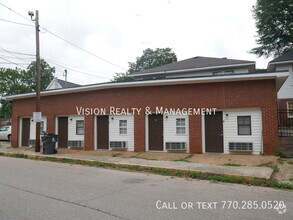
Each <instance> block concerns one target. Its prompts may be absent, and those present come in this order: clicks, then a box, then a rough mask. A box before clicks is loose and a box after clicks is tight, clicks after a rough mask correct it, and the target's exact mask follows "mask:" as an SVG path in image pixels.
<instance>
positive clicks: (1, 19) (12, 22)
mask: <svg viewBox="0 0 293 220" xmlns="http://www.w3.org/2000/svg"><path fill="white" fill-rule="evenodd" d="M0 21H5V22H8V23H11V24H17V25H23V26H29V27H34V25H32V24H24V23H19V22H15V21H9V20H6V19H3V18H0Z"/></svg>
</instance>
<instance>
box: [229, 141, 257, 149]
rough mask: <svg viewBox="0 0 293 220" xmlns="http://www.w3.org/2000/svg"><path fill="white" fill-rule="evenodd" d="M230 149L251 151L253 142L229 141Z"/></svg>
mask: <svg viewBox="0 0 293 220" xmlns="http://www.w3.org/2000/svg"><path fill="white" fill-rule="evenodd" d="M229 150H230V151H253V143H248V142H245V143H244V142H229Z"/></svg>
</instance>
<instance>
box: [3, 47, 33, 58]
mask: <svg viewBox="0 0 293 220" xmlns="http://www.w3.org/2000/svg"><path fill="white" fill-rule="evenodd" d="M1 50H4V51H7V52H9V53H14V54H18V55H23V56H33V57H35V56H36V55H34V54H29V53H21V52H15V51H11V50H5V49H1V48H0V51H1Z"/></svg>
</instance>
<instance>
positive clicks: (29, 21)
mask: <svg viewBox="0 0 293 220" xmlns="http://www.w3.org/2000/svg"><path fill="white" fill-rule="evenodd" d="M0 5H2V6H3V7H5V8H7V9H8V10H10V11H12V12H14V13H15V14H17V15H18V16H20V17H23V18H24V19H25V20H28V21H29V22H32V21H31V20H30V19H28V18H27V17H25V16H23V15H22V14H20V13H18V12H17V11H14V10H13V9H12V8H9V7H8V6H6V5H4V4H3V3H1V2H0Z"/></svg>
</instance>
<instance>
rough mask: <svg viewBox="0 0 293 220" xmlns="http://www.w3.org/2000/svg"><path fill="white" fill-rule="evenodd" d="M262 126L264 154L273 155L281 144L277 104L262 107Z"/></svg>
mask: <svg viewBox="0 0 293 220" xmlns="http://www.w3.org/2000/svg"><path fill="white" fill-rule="evenodd" d="M262 127H263V128H262V129H263V149H264V154H268V155H272V154H274V153H275V151H276V150H277V148H278V144H279V135H278V134H279V132H278V113H277V106H270V108H263V109H262Z"/></svg>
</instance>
